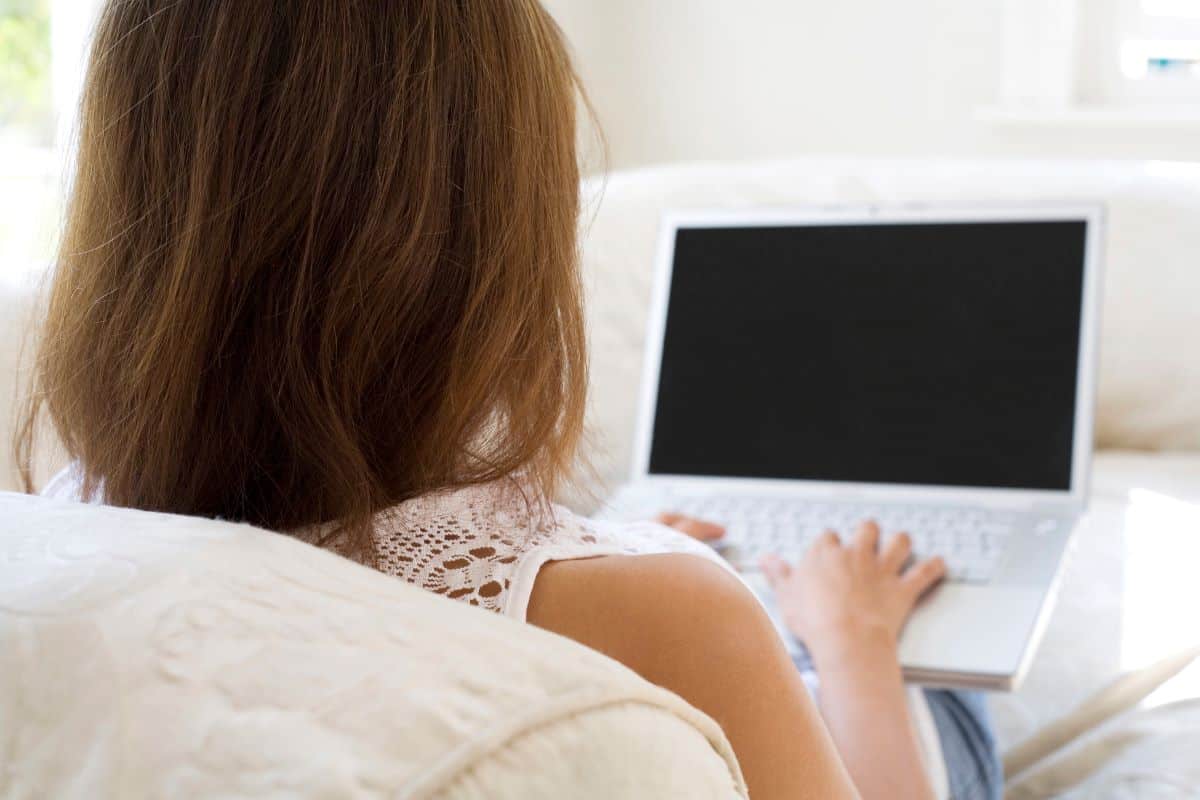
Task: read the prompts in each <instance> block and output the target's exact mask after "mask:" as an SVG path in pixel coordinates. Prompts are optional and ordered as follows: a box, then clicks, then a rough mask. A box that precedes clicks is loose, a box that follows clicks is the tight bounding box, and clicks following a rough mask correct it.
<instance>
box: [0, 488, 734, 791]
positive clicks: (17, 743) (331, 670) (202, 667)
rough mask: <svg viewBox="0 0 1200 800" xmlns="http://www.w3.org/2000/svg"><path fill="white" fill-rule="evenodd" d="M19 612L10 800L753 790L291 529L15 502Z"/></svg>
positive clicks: (627, 713)
mask: <svg viewBox="0 0 1200 800" xmlns="http://www.w3.org/2000/svg"><path fill="white" fill-rule="evenodd" d="M0 598H2V600H0V750H2V751H3V752H4V753H5V754H6V756H5V758H6V763H7V764H8V765H9V766H8V768H7V770H6V772H5V773H4V775H2V776H0V794H3V795H4V796H6V797H35V796H37V797H51V796H52V797H63V798H70V797H80V798H83V797H87V798H97V797H118V796H124V797H184V796H186V797H216V796H223V797H228V796H239V797H241V796H245V797H251V796H289V797H292V796H310V797H317V796H320V797H335V796H336V797H375V796H380V797H382V796H389V797H390V796H397V795H399V796H405V797H462V798H467V797H481V796H487V797H500V798H505V797H511V798H525V797H565V796H571V797H612V796H628V795H629V794H630V789H631V787H638V789H639V791H641V790H645V791H646V792H649V793H650V794H651V795H656V796H663V795H664V793H665V794H671V795H674V796H687V797H735V796H744V794H745V789H744V785H743V783H742V779H741V776H740V772H739V770H738V767H737V764H736V761H735V760H734V758H733V755H732V752H731V750H730V748H729V745H728V743H727V741H726V740H725V738H724V736H723V735H722V733H721V731H720V729H719V728H718V727H717V725H716V724H715V723H713V722H712V721H711V720H710V719H708V718H707V717H705V716H704V715H702V714H701V713H699V712H698V711H696V710H694V709H692V708H691V707H690V706H688V705H687V704H686V703H684V702H683V701H682V700H680V699H679V698H677V697H676V696H674V695H672V694H670V693H668V692H665V691H663V690H661V689H658V688H657V687H654V686H651V685H650V684H647V683H646V682H644V681H642V680H641V679H640V678H638V677H637V676H636V675H634V674H633V673H632V672H630V671H629V670H627V669H625V668H624V667H623V666H621V665H620V664H618V663H616V662H614V661H612V660H610V659H608V658H605V657H603V656H601V655H599V654H597V653H594V652H592V651H590V650H587V649H585V648H583V647H580V646H578V645H576V644H575V643H573V642H570V641H568V640H566V639H563V638H560V637H557V636H554V635H551V634H549V633H546V632H543V631H539V630H537V629H535V628H533V627H530V626H525V625H521V624H518V623H515V622H511V621H509V620H507V619H503V618H500V617H498V616H496V615H493V614H489V613H487V612H484V611H480V610H477V609H472V608H469V607H466V606H463V605H461V604H458V603H453V602H451V601H448V600H444V599H442V598H438V597H435V596H433V595H431V594H429V593H427V592H423V591H421V590H418V589H415V588H412V587H410V586H407V585H404V584H402V583H401V582H399V581H397V580H395V579H393V578H389V577H386V576H384V575H382V574H379V573H376V572H374V571H372V570H369V569H366V568H363V567H360V566H357V565H355V564H353V563H351V562H349V561H346V560H344V559H341V558H338V557H336V556H334V555H331V554H330V553H327V552H325V551H322V550H318V549H316V548H312V547H309V546H307V545H304V544H302V543H300V542H298V541H296V540H294V539H292V538H290V537H286V536H281V535H276V534H271V533H266V532H264V531H260V530H256V529H253V528H250V527H246V526H238V525H231V524H225V523H220V522H213V521H208V520H198V519H188V518H180V517H171V516H165V515H157V514H147V513H142V512H136V511H126V510H118V509H113V508H106V507H97V506H83V505H78V504H72V503H64V502H60V501H53V500H48V499H45V498H36V497H26V496H22V495H14V494H0ZM618 733H619V734H620V735H617V734H618Z"/></svg>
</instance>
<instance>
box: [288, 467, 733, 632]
mask: <svg viewBox="0 0 1200 800" xmlns="http://www.w3.org/2000/svg"><path fill="white" fill-rule="evenodd" d="M302 538H305V539H307V540H309V541H315V540H316V537H315V536H312V535H305V536H302ZM375 544H376V550H377V555H378V567H379V569H380V570H382V571H383V572H386V573H387V574H389V575H394V576H396V577H397V578H401V579H402V580H405V581H407V582H408V583H411V584H413V585H414V586H420V587H422V588H424V589H428V590H429V591H431V592H434V593H435V594H440V595H443V596H445V597H449V598H451V599H454V600H460V601H462V602H466V603H470V604H471V605H473V606H479V607H481V608H485V609H488V610H489V611H496V612H499V613H501V614H504V615H505V616H508V617H512V618H513V619H517V620H521V621H524V620H525V612H526V609H527V608H528V606H529V597H530V595H531V594H532V592H533V583H534V581H535V580H536V579H537V575H538V571H539V570H540V569H541V568H542V566H543V565H545V564H546V563H547V562H550V561H567V560H571V559H577V558H592V557H595V556H606V555H652V554H659V553H691V554H694V555H698V556H701V557H704V558H707V559H710V560H711V561H713V562H714V563H716V564H720V565H721V566H722V567H724V568H725V569H730V571H731V572H732V571H733V570H732V569H731V568H730V567H729V565H728V564H727V563H726V562H725V561H724V560H722V559H721V558H720V557H719V556H717V555H716V554H715V553H714V552H713V551H712V550H711V549H710V548H708V547H706V546H705V545H703V544H700V543H699V542H697V541H695V540H693V539H691V538H689V537H688V536H685V535H684V534H682V533H679V532H678V531H675V530H673V529H671V528H668V527H665V526H663V525H658V524H655V523H651V522H636V523H629V524H612V523H604V522H597V521H595V520H590V519H584V518H583V517H579V516H577V515H575V514H573V513H571V512H570V511H568V510H567V509H565V508H562V507H561V506H551V507H549V508H544V507H539V506H537V505H535V504H533V503H532V501H531V500H530V499H529V498H528V497H527V496H526V495H525V494H523V493H522V492H521V490H520V485H519V484H518V483H517V482H515V481H502V482H498V483H493V484H488V485H485V486H477V487H470V488H465V489H458V490H454V491H446V492H437V493H433V494H428V495H425V496H422V497H419V498H416V499H414V500H409V501H408V502H405V503H401V504H400V505H398V506H395V507H394V508H391V509H389V510H388V511H386V512H383V513H381V514H379V515H378V516H377V517H376V524H375ZM326 546H327V547H331V548H332V549H334V550H337V551H342V550H343V543H342V542H338V541H337V540H334V541H333V542H330V543H327V544H326ZM734 574H736V573H734Z"/></svg>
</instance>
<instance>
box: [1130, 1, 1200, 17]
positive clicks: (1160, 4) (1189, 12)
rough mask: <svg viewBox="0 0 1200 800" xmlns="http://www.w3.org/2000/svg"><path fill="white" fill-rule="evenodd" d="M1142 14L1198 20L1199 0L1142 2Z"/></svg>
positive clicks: (1199, 11)
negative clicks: (1195, 18)
mask: <svg viewBox="0 0 1200 800" xmlns="http://www.w3.org/2000/svg"><path fill="white" fill-rule="evenodd" d="M1142 12H1143V13H1145V14H1149V15H1150V16H1152V17H1197V18H1200V0H1142Z"/></svg>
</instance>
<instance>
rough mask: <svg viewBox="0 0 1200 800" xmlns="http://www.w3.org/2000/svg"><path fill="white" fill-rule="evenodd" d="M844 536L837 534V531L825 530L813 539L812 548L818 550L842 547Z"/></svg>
mask: <svg viewBox="0 0 1200 800" xmlns="http://www.w3.org/2000/svg"><path fill="white" fill-rule="evenodd" d="M841 546H842V537H840V536H838V535H837V531H825V532H824V533H822V534H821V535H820V536H818V537H817V538H816V539H814V540H813V543H812V549H813V550H817V549H820V548H826V547H841Z"/></svg>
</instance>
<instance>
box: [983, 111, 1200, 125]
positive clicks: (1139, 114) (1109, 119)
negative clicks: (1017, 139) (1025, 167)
mask: <svg viewBox="0 0 1200 800" xmlns="http://www.w3.org/2000/svg"><path fill="white" fill-rule="evenodd" d="M975 119H977V120H978V121H980V122H986V123H988V124H990V125H997V126H1019V127H1060V128H1065V127H1070V128H1144V129H1153V128H1160V129H1175V128H1200V105H1178V106H1176V105H1166V106H1142V107H1131V106H1085V105H1078V106H1065V107H1061V108H1038V107H1023V106H986V107H984V108H980V109H978V110H977V111H976V112H975Z"/></svg>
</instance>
